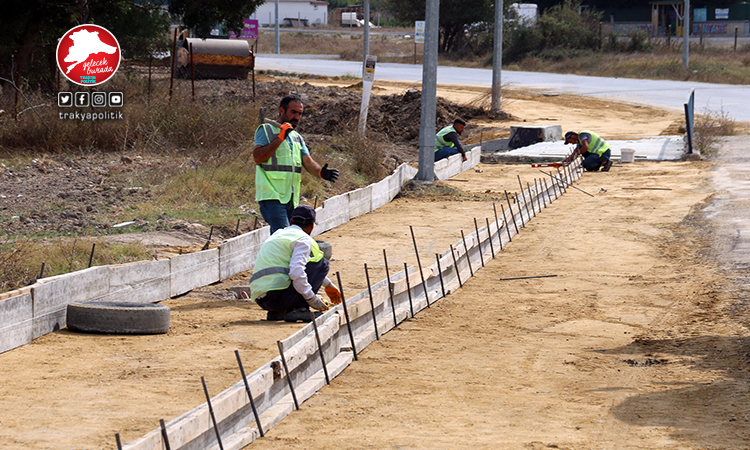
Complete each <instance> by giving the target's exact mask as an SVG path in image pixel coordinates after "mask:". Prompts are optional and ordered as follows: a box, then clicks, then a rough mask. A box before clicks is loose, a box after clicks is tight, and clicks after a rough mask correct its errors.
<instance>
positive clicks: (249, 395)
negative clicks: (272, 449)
mask: <svg viewBox="0 0 750 450" xmlns="http://www.w3.org/2000/svg"><path fill="white" fill-rule="evenodd" d="M243 292H244V291H243ZM234 355H235V356H236V357H237V365H239V366H240V373H241V374H242V381H244V382H245V392H247V398H249V399H250V406H251V407H252V408H253V416H255V424H256V425H258V431H260V437H263V436H264V434H263V426H261V424H260V416H258V410H257V409H256V408H255V400H253V394H252V393H251V392H250V384H248V382H247V376H246V375H245V368H244V367H242V360H241V359H240V351H239V350H235V351H234Z"/></svg>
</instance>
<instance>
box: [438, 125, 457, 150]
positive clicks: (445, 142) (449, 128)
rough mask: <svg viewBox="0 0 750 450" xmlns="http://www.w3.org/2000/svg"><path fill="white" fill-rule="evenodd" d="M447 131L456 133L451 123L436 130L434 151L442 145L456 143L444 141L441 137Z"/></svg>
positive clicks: (448, 145)
mask: <svg viewBox="0 0 750 450" xmlns="http://www.w3.org/2000/svg"><path fill="white" fill-rule="evenodd" d="M449 133H458V131H456V129H455V128H453V125H451V126H449V127H445V128H443V129H442V130H440V131H438V134H437V136H435V151H438V150H440V149H441V148H443V147H455V146H456V144H454V143H453V142H451V141H446V140H445V139H443V138H444V137H445V135H446V134H449Z"/></svg>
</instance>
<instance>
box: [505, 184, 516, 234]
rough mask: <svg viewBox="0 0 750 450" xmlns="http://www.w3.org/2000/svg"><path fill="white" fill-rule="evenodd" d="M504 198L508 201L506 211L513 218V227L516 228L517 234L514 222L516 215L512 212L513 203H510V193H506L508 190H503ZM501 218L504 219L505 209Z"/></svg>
mask: <svg viewBox="0 0 750 450" xmlns="http://www.w3.org/2000/svg"><path fill="white" fill-rule="evenodd" d="M505 200H507V201H508V212H509V213H510V218H511V219H513V228H515V229H516V234H518V224H517V223H516V215H515V214H513V205H512V204H511V203H510V195H508V191H505ZM503 219H505V211H503Z"/></svg>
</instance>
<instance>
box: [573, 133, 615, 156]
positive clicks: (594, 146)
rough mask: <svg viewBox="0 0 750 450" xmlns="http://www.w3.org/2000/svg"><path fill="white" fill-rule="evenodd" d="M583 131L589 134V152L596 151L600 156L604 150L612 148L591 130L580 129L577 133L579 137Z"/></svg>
mask: <svg viewBox="0 0 750 450" xmlns="http://www.w3.org/2000/svg"><path fill="white" fill-rule="evenodd" d="M584 133H588V134H590V135H591V142H589V153H596V154H597V155H599V156H602V154H604V152H606V151H607V150H609V149H611V148H612V146H610V145H609V144H607V143H606V142H604V139H602V138H601V137H599V135H598V134H596V133H593V132H591V131H581V132H580V133H578V137H579V139H580V136H581V135H582V134H584Z"/></svg>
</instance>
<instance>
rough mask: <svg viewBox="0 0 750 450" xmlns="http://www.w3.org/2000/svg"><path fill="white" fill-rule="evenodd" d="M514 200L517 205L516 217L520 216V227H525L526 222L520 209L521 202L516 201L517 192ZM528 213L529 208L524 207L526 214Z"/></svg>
mask: <svg viewBox="0 0 750 450" xmlns="http://www.w3.org/2000/svg"><path fill="white" fill-rule="evenodd" d="M515 201H516V205H518V217H520V218H521V228H526V222H525V221H524V220H523V210H522V209H521V204H520V203H518V194H516V198H515ZM523 201H524V202H525V201H526V199H524V200H523ZM528 213H529V209H528V208H526V215H528Z"/></svg>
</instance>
